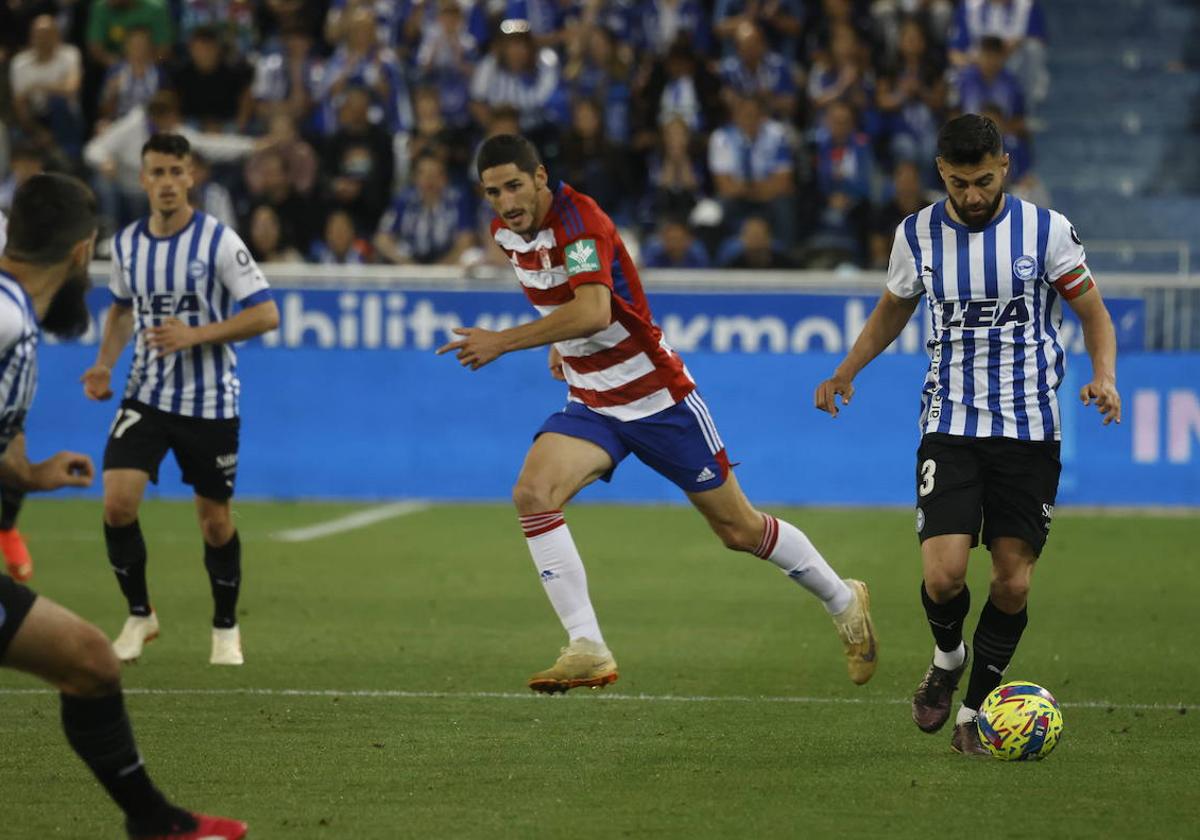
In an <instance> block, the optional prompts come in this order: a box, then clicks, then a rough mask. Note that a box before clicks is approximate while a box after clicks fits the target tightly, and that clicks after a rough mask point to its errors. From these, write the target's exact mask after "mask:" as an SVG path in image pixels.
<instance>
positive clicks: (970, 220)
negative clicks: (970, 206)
mask: <svg viewBox="0 0 1200 840" xmlns="http://www.w3.org/2000/svg"><path fill="white" fill-rule="evenodd" d="M946 197H947V198H948V199H950V204H951V205H952V206H953V207H954V212H955V213H957V214H958V218H960V219H962V220H963V222H964V223H965V224H966V226H967V227H971V228H980V227H983V226H984V225H986V224H987V223H988V222H990V221H991V220H992V216H994V215H996V209H997V208H998V207H999V206H1000V202H1001V201H1003V200H1004V193H1002V192H999V193H996V198H995V200H994V201H993V202H992V205H991V206H990V207H986V208H984V209H983V210H979V211H977V212H971V211H969V210H967V208H966V207H963V206H962V205H961V204H959V203H958V202H957V201H955V200H954V197H953V196H951V195H949V194H947V196H946Z"/></svg>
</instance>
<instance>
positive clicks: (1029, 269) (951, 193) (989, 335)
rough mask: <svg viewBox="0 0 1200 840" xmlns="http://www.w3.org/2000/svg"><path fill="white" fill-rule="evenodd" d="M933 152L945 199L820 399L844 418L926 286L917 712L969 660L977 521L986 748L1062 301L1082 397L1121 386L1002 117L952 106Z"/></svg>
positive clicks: (1026, 545) (969, 728)
mask: <svg viewBox="0 0 1200 840" xmlns="http://www.w3.org/2000/svg"><path fill="white" fill-rule="evenodd" d="M937 165H938V171H939V172H940V174H941V177H942V180H943V181H944V182H945V185H946V192H947V198H946V199H945V200H944V201H939V202H938V203H936V204H933V205H930V206H929V207H926V208H925V209H923V210H921V211H919V212H917V213H914V214H913V215H911V216H909V217H908V218H907V219H905V220H904V221H903V222H902V223H901V224H900V226H899V228H898V229H897V231H896V237H895V241H894V245H893V248H892V257H891V264H890V266H889V268H888V280H887V289H886V291H884V293H883V296H882V297H881V298H880V300H879V303H878V304H877V305H876V307H875V311H874V312H872V313H871V317H870V319H869V320H868V322H867V324H866V326H865V328H864V329H863V332H862V335H860V336H859V338H858V340H857V341H856V342H855V343H854V347H853V348H852V349H851V350H850V353H849V354H847V356H846V358H845V359H843V360H842V363H841V364H840V365H839V366H838V368H837V370H836V371H835V372H834V375H833V376H832V377H831V378H830V379H828V380H826V381H825V382H822V383H821V384H820V385H819V386H818V387H817V391H816V396H815V402H816V406H817V408H820V409H823V410H824V411H828V412H829V413H830V414H832V415H833V416H835V417H836V416H837V414H838V406H837V395H839V394H840V395H841V396H842V399H843V402H844V403H845V404H847V405H848V404H849V402H850V397H851V396H852V395H853V393H854V386H853V384H852V383H853V380H854V377H855V376H856V375H857V374H858V372H859V371H860V370H862V369H863V368H864V367H866V365H867V364H868V363H869V362H870V361H871V360H872V359H874V358H875V357H876V356H877V355H878V354H879V353H881V352H883V350H884V349H885V348H886V347H887V346H888V345H889V344H891V343H892V341H893V340H894V339H895V338H896V336H898V335H899V334H900V331H901V330H903V329H904V326H905V325H906V324H907V323H908V320H909V318H910V316H911V315H912V313H913V312H914V311H915V310H916V308H917V305H918V304H919V303H920V300H921V297H922V296H924V297H925V298H926V300H927V302H928V307H929V317H930V320H931V327H932V337H931V339H930V341H929V344H928V347H929V356H930V365H929V371H928V373H927V374H926V377H925V385H924V387H923V388H922V390H921V405H922V410H921V423H920V425H921V431H922V438H921V444H920V447H919V448H918V450H917V464H918V466H917V474H916V484H917V533H918V535H919V537H920V540H921V556H922V561H923V566H924V580H923V583H922V588H921V601H922V603H923V605H924V607H925V613H926V617H927V618H928V619H929V625H930V628H931V630H932V631H933V636H934V642H935V646H934V656H933V663H932V664H931V665H930V667H929V670H928V671H927V672H926V674H925V678H924V680H922V682H921V684H920V686H919V687H918V689H917V691H916V693H915V695H914V697H913V705H912V712H913V720H914V721H915V722H916V724H917V726H918V727H920V728H921V729H922V730H924V731H926V732H936V731H937V730H939V729H941V728H942V726H944V725H945V723H946V721H947V720H948V719H949V716H950V705H951V700H952V698H953V693H954V691H955V689H956V688H957V687H958V682H959V680H960V678H961V677H962V675H963V674H964V673H965V672H966V669H967V661H968V659H969V651H968V649H967V646H966V645H965V643H964V642H963V621H964V619H965V618H966V616H967V614H968V612H969V611H970V593H969V591H968V590H967V585H966V573H967V557H968V554H969V552H970V550H971V548H972V547H973V546H975V545H977V544H978V542H979V541H980V530H981V528H982V541H983V543H984V544H985V545H986V546H987V547H988V550H989V551H990V552H991V555H992V584H991V588H990V590H989V593H988V600H987V603H986V604H985V606H984V608H983V611H982V614H981V615H980V618H979V624H978V626H977V628H976V631H975V636H974V639H973V641H972V645H973V648H974V654H975V661H974V665H973V666H972V669H971V677H970V682H969V684H968V687H967V692H966V696H965V698H964V699H963V703H962V706H961V707H960V709H959V711H958V715H957V717H956V719H955V727H954V735H953V737H952V739H951V745H952V746H953V747H954V749H956V750H957V751H959V752H962V753H967V754H981V753H983V752H984V751H983V747H982V745H981V744H980V742H979V737H978V730H977V728H976V725H975V720H976V717H977V712H978V709H979V706H980V704H981V703H982V702H983V699H984V698H985V697H986V696H987V695H988V693H989V692H991V690H992V689H994V688H995V687H996V686H997V685H999V683H1000V679H1001V677H1002V675H1003V673H1004V670H1005V668H1007V667H1008V664H1009V662H1010V661H1011V660H1012V656H1013V654H1014V652H1015V651H1016V648H1017V644H1018V642H1019V641H1020V639H1021V634H1022V632H1023V631H1024V629H1025V625H1026V624H1027V622H1028V613H1027V610H1026V602H1027V598H1028V593H1029V586H1030V580H1031V577H1032V574H1033V567H1034V564H1035V562H1036V561H1037V559H1038V556H1039V555H1040V554H1041V551H1042V548H1043V547H1044V546H1045V543H1046V537H1047V534H1048V533H1049V531H1050V519H1051V517H1052V516H1053V513H1054V501H1055V497H1056V495H1057V492H1058V476H1059V471H1060V464H1059V457H1058V456H1059V438H1060V429H1061V424H1060V418H1059V405H1058V397H1057V391H1058V387H1059V385H1060V384H1061V383H1062V381H1063V374H1064V367H1065V360H1066V354H1065V352H1064V350H1063V346H1062V342H1061V340H1060V338H1059V330H1060V328H1061V326H1062V301H1063V300H1066V301H1067V303H1068V305H1069V306H1070V307H1071V308H1072V309H1073V310H1074V311H1075V314H1076V315H1078V316H1079V320H1080V322H1081V323H1082V325H1083V336H1084V342H1085V344H1086V346H1087V350H1088V354H1089V356H1090V357H1091V362H1092V379H1091V381H1090V382H1089V383H1088V384H1087V385H1085V386H1084V387H1083V389H1082V390H1081V391H1080V399H1081V400H1082V401H1083V404H1084V405H1089V404H1090V403H1092V402H1095V404H1096V406H1097V408H1099V410H1100V412H1101V414H1102V415H1103V422H1104V423H1105V425H1107V424H1108V423H1110V422H1112V421H1116V422H1118V423H1119V422H1121V397H1120V395H1119V394H1118V392H1117V387H1116V355H1117V344H1116V337H1115V334H1114V331H1113V326H1112V319H1111V318H1110V317H1109V315H1108V310H1107V309H1105V307H1104V302H1103V300H1102V299H1101V297H1100V291H1099V290H1098V289H1097V288H1096V284H1095V281H1094V280H1093V279H1092V275H1091V271H1090V270H1089V269H1088V266H1087V261H1086V257H1085V254H1084V250H1083V245H1082V243H1081V242H1080V240H1079V236H1078V235H1077V234H1076V233H1075V229H1074V228H1073V227H1071V224H1070V222H1068V221H1067V220H1066V218H1064V217H1063V216H1062V215H1061V214H1059V213H1056V212H1055V211H1053V210H1048V209H1045V208H1042V207H1037V206H1036V205H1033V204H1030V203H1029V202H1027V201H1022V200H1020V199H1018V198H1016V197H1014V196H1011V195H1007V194H1005V192H1004V181H1005V178H1006V176H1007V174H1008V165H1009V163H1008V155H1007V154H1005V152H1004V148H1003V144H1002V141H1001V137H1000V132H999V130H998V129H997V127H996V125H995V123H993V122H992V121H991V120H989V119H987V118H986V117H982V116H979V115H977V114H965V115H963V116H961V117H958V118H956V119H954V120H951V121H950V122H949V123H947V124H946V125H945V126H943V127H942V130H941V132H940V134H939V136H938V158H937Z"/></svg>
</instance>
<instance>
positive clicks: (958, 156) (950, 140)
mask: <svg viewBox="0 0 1200 840" xmlns="http://www.w3.org/2000/svg"><path fill="white" fill-rule="evenodd" d="M1003 152H1004V143H1003V141H1002V140H1001V139H1000V129H998V128H997V127H996V124H995V123H994V122H992V121H991V120H989V119H988V118H987V117H984V116H980V115H979V114H963V115H962V116H958V117H955V118H954V119H952V120H950V122H948V123H946V124H945V125H943V126H942V130H941V131H939V132H938V139H937V153H938V157H940V158H941V159H942V160H944V161H946V163H949V164H951V165H953V166H969V165H971V164H976V163H979V162H980V161H982V160H983V159H984V158H985V157H987V156H988V155H999V154H1003Z"/></svg>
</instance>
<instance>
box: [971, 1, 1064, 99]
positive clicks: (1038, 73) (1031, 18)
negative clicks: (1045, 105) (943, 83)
mask: <svg viewBox="0 0 1200 840" xmlns="http://www.w3.org/2000/svg"><path fill="white" fill-rule="evenodd" d="M988 37H993V38H999V39H1000V42H1001V44H1003V47H1004V60H1005V63H1006V64H1007V66H1008V68H1009V69H1010V70H1011V71H1012V72H1013V74H1014V75H1015V76H1016V77H1017V78H1018V79H1019V80H1020V82H1021V87H1022V89H1023V90H1024V91H1025V93H1026V95H1027V96H1028V97H1029V98H1030V99H1031V100H1032V101H1034V102H1041V101H1042V100H1044V99H1045V98H1046V94H1047V93H1048V92H1049V89H1050V76H1049V73H1048V72H1047V70H1046V19H1045V15H1044V14H1043V13H1042V6H1041V3H1040V2H1039V0H959V3H958V6H957V8H956V9H955V12H954V22H953V24H952V26H951V29H950V42H949V47H950V61H951V63H952V64H954V66H956V67H965V66H966V65H968V64H969V63H970V62H971V60H972V59H973V58H974V57H975V53H976V52H977V51H978V49H979V47H980V46H981V45H982V43H983V39H984V38H988Z"/></svg>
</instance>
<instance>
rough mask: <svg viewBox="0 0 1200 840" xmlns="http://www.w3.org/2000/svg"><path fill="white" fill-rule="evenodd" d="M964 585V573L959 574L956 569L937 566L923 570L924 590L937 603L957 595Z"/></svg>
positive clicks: (965, 579)
mask: <svg viewBox="0 0 1200 840" xmlns="http://www.w3.org/2000/svg"><path fill="white" fill-rule="evenodd" d="M966 585H967V578H966V575H965V573H964V574H959V573H958V570H957V569H949V568H943V567H939V568H934V569H928V570H926V572H925V591H926V592H928V593H929V597H930V598H932V599H933V600H934V601H935V602H937V603H939V604H944V603H946V602H947V601H949V600H950V599H952V598H954V597H955V596H957V595H958V593H960V592H962V590H963V587H964V586H966Z"/></svg>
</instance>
